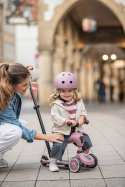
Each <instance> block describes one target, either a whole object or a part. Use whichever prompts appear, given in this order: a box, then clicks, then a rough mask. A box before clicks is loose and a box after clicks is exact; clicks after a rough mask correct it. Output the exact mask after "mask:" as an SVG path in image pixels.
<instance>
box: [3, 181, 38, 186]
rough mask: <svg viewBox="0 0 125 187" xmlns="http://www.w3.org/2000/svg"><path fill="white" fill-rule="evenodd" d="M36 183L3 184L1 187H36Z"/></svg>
mask: <svg viewBox="0 0 125 187" xmlns="http://www.w3.org/2000/svg"><path fill="white" fill-rule="evenodd" d="M34 185H35V181H26V182H3V184H2V186H1V187H24V186H26V187H34Z"/></svg>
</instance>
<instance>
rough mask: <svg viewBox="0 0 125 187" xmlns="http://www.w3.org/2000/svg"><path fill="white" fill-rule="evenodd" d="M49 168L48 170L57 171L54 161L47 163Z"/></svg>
mask: <svg viewBox="0 0 125 187" xmlns="http://www.w3.org/2000/svg"><path fill="white" fill-rule="evenodd" d="M49 170H50V171H59V168H58V167H57V164H56V163H53V162H50V164H49Z"/></svg>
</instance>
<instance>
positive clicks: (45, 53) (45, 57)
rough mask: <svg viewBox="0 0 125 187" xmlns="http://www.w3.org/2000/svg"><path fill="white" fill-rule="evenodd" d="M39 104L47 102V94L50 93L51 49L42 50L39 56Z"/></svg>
mask: <svg viewBox="0 0 125 187" xmlns="http://www.w3.org/2000/svg"><path fill="white" fill-rule="evenodd" d="M39 78H40V79H39V82H38V94H39V95H38V97H39V104H40V105H42V104H43V105H45V104H48V101H49V95H50V94H51V93H52V51H51V50H49V49H48V50H47V49H46V50H42V51H41V52H40V56H39Z"/></svg>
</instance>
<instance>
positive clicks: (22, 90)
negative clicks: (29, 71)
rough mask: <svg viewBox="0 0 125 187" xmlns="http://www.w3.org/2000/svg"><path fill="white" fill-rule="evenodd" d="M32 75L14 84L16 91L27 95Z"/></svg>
mask: <svg viewBox="0 0 125 187" xmlns="http://www.w3.org/2000/svg"><path fill="white" fill-rule="evenodd" d="M29 81H30V75H29V76H28V77H27V78H26V79H24V80H23V81H22V82H21V83H19V84H17V85H14V91H15V92H18V93H20V94H21V95H25V93H26V91H27V89H28V88H29Z"/></svg>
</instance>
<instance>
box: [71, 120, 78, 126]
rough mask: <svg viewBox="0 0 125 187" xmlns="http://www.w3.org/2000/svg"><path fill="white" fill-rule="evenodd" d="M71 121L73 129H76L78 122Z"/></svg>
mask: <svg viewBox="0 0 125 187" xmlns="http://www.w3.org/2000/svg"><path fill="white" fill-rule="evenodd" d="M69 121H71V123H72V127H75V126H76V124H77V123H76V121H74V120H69Z"/></svg>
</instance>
